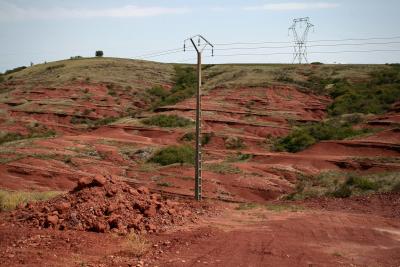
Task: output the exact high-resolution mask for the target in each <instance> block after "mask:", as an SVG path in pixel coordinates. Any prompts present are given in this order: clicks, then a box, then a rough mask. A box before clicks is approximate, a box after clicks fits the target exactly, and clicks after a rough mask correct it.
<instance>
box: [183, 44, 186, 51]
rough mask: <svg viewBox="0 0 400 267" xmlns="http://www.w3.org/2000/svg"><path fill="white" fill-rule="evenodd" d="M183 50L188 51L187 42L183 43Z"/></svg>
mask: <svg viewBox="0 0 400 267" xmlns="http://www.w3.org/2000/svg"><path fill="white" fill-rule="evenodd" d="M183 52H186V43H183Z"/></svg>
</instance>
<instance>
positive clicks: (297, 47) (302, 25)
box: [289, 17, 314, 64]
mask: <svg viewBox="0 0 400 267" xmlns="http://www.w3.org/2000/svg"><path fill="white" fill-rule="evenodd" d="M312 27H314V25H313V24H311V23H310V18H309V17H305V18H297V19H293V24H292V26H290V27H289V35H290V33H292V35H293V48H294V52H293V61H292V63H295V62H296V61H298V63H299V64H302V63H303V61H304V62H306V63H308V60H307V38H308V32H309V31H310V29H311V28H312Z"/></svg>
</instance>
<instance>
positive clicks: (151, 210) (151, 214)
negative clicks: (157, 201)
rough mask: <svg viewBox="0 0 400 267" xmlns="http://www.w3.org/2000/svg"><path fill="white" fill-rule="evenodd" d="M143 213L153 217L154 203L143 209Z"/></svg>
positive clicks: (155, 212) (154, 214)
mask: <svg viewBox="0 0 400 267" xmlns="http://www.w3.org/2000/svg"><path fill="white" fill-rule="evenodd" d="M144 215H145V216H146V217H155V216H156V215H157V209H156V207H155V206H154V205H150V206H149V207H148V208H147V209H146V210H145V211H144Z"/></svg>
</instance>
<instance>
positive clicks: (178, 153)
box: [149, 145, 195, 166]
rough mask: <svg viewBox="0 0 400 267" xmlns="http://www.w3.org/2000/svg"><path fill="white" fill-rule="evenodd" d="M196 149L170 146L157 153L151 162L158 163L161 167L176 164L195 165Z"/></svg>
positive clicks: (184, 146) (185, 146)
mask: <svg viewBox="0 0 400 267" xmlns="http://www.w3.org/2000/svg"><path fill="white" fill-rule="evenodd" d="M194 155H195V152H194V149H193V147H191V146H187V145H181V146H169V147H166V148H162V149H160V150H159V151H157V152H156V153H155V154H154V155H153V156H152V157H151V158H150V160H149V161H150V162H154V163H158V164H160V165H163V166H165V165H170V164H174V163H180V164H183V163H188V164H193V163H194Z"/></svg>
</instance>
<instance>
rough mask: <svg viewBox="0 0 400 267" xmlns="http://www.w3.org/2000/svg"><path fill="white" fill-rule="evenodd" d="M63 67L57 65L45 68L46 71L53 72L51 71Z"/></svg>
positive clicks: (62, 65)
mask: <svg viewBox="0 0 400 267" xmlns="http://www.w3.org/2000/svg"><path fill="white" fill-rule="evenodd" d="M64 67H65V64H57V65H53V66H48V67H47V68H46V70H48V71H53V70H56V69H60V68H64Z"/></svg>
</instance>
